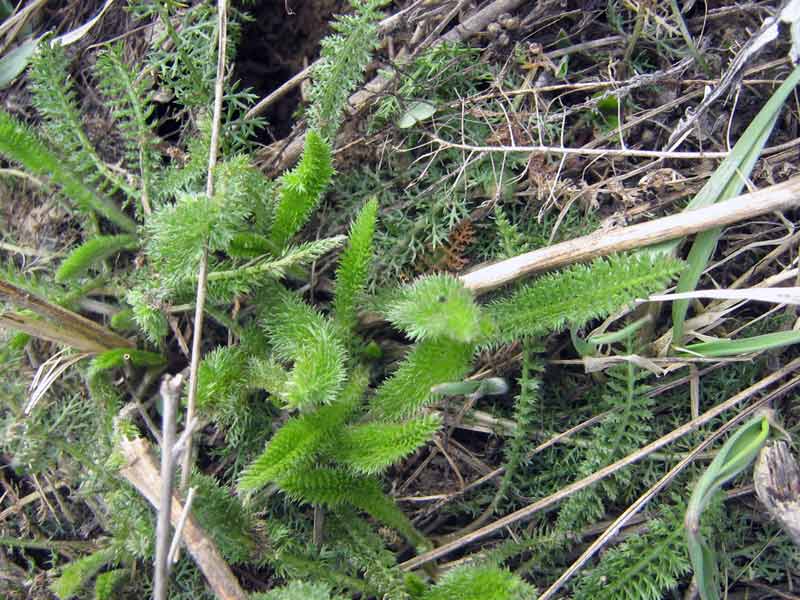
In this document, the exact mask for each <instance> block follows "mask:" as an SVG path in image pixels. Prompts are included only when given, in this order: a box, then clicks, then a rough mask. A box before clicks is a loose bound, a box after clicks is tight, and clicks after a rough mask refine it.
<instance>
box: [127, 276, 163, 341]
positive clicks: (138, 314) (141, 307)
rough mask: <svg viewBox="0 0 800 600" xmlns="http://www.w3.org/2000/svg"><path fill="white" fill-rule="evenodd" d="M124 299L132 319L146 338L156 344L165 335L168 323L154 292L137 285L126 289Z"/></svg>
mask: <svg viewBox="0 0 800 600" xmlns="http://www.w3.org/2000/svg"><path fill="white" fill-rule="evenodd" d="M125 300H126V302H127V303H128V304H130V305H131V311H132V313H133V320H134V321H135V322H136V325H138V327H139V328H140V329H141V330H142V332H143V333H144V334H145V336H146V337H147V339H148V340H150V341H151V342H153V343H154V344H157V343H158V342H159V341H161V339H162V338H163V337H164V336H165V335H167V332H168V331H169V323H168V322H167V317H166V316H164V313H163V312H162V311H161V309H160V299H159V298H158V297H157V294H156V293H154V292H153V291H152V290H150V289H149V288H147V287H145V286H137V287H134V288H132V289H131V290H129V291H128V293H127V294H126V295H125Z"/></svg>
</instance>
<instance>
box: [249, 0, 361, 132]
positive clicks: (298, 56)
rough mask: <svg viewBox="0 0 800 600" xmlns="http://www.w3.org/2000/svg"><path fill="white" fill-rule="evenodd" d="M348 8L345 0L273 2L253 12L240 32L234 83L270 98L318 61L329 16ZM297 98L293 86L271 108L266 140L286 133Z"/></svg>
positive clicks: (289, 129)
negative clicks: (320, 45)
mask: <svg viewBox="0 0 800 600" xmlns="http://www.w3.org/2000/svg"><path fill="white" fill-rule="evenodd" d="M346 9H347V2H345V1H343V0H313V1H310V2H308V1H300V0H273V1H272V2H263V3H261V4H260V5H259V6H257V7H256V8H255V9H251V10H250V11H249V12H250V14H251V15H252V17H253V19H252V21H251V22H249V23H246V24H245V25H244V27H243V28H242V40H241V43H240V44H239V49H238V55H237V57H236V72H235V74H234V79H239V80H241V82H242V84H243V85H244V86H245V87H250V88H252V89H253V91H254V92H255V93H256V94H257V95H258V96H259V97H264V96H266V95H268V94H269V93H270V92H272V91H274V90H275V89H277V88H278V87H280V86H281V85H282V84H283V83H285V82H286V81H287V80H288V79H290V78H291V77H292V76H293V75H295V74H296V73H298V72H299V71H301V70H302V69H303V68H304V67H305V66H306V65H307V64H308V63H311V62H313V61H314V59H315V58H317V56H318V55H319V42H320V40H321V39H322V38H323V37H324V36H325V34H327V33H328V22H329V21H330V18H331V16H332V15H334V14H337V13H341V12H343V11H345V10H346ZM300 100H301V92H300V88H297V89H295V90H293V91H292V92H291V93H289V94H287V95H286V96H284V97H283V98H281V99H280V100H279V101H277V102H276V103H275V104H274V105H273V106H271V107H270V109H269V110H268V111H267V112H266V113H265V115H264V116H265V117H266V119H267V121H268V127H267V131H266V136H272V137H274V138H282V137H285V136H286V135H288V134H289V132H290V131H291V129H292V123H293V122H294V119H293V114H294V113H295V111H296V110H297V107H298V105H299V104H300ZM261 141H264V142H268V141H273V140H272V139H269V138H267V139H264V140H261Z"/></svg>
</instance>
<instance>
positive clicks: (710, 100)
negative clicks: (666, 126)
mask: <svg viewBox="0 0 800 600" xmlns="http://www.w3.org/2000/svg"><path fill="white" fill-rule="evenodd" d="M782 19H783V14H778V15H777V16H775V17H768V18H767V19H765V20H764V22H763V24H762V26H761V29H760V30H759V31H758V32H757V33H755V34H754V35H753V36H752V37H751V38H750V39H749V40H747V42H746V43H745V44H744V45H743V46H742V49H741V50H740V51H739V52H738V53H737V55H736V56H735V57H734V58H733V60H732V61H731V62H730V65H729V66H728V69H727V70H726V71H725V73H724V74H723V76H722V77H721V78H720V81H719V83H718V84H717V85H716V86H715V87H714V88H713V89H712V90H711V91H710V92H709V93H708V94H707V95H706V97H705V98H704V99H703V101H702V102H701V103H700V105H699V106H698V107H697V108H695V109H694V110H693V111H692V112H691V113H690V114H688V115H687V116H686V117H685V118H683V119H681V120H680V122H679V123H678V125H677V127H675V130H674V131H673V132H672V135H670V138H669V142H668V143H667V147H668V149H669V150H674V149H675V148H677V147H678V146H679V145H680V144H681V142H682V141H683V139H684V137H685V136H686V135H687V134H688V133H689V132H690V131H691V130H692V128H694V125H695V123H696V122H697V120H698V119H699V118H700V117H702V116H703V115H704V114H705V112H706V111H707V110H708V109H709V108H710V107H711V106H715V105H716V104H717V101H718V100H719V99H720V97H721V96H722V94H723V93H724V92H725V91H726V90H727V89H728V88H729V87H731V86H732V85H733V84H734V83H735V82H736V80H737V78H738V77H739V73H740V71H742V70H743V68H744V66H745V64H746V63H747V61H749V60H750V59H751V58H753V57H754V56H755V55H757V54H758V53H759V52H761V50H762V49H763V48H764V47H765V46H766V45H767V44H769V43H770V42H771V41H773V40H775V38H777V37H778V22H779V21H780V20H782Z"/></svg>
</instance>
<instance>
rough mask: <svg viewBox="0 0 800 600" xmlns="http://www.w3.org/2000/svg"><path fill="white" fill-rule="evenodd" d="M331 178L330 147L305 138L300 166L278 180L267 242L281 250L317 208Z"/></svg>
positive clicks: (312, 137) (314, 137) (316, 137)
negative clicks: (278, 193)
mask: <svg viewBox="0 0 800 600" xmlns="http://www.w3.org/2000/svg"><path fill="white" fill-rule="evenodd" d="M332 176H333V164H332V162H331V147H330V145H329V144H328V143H327V142H326V141H325V140H323V139H322V138H321V137H320V136H319V134H318V133H316V132H315V131H313V130H311V131H309V132H308V134H306V141H305V146H304V147H303V156H302V158H301V159H300V163H299V164H298V165H297V166H296V167H295V168H294V169H292V170H291V171H289V172H288V173H286V174H285V175H283V176H282V177H281V179H280V199H279V200H278V206H277V207H276V209H275V222H274V223H273V225H272V231H271V232H270V239H271V240H272V243H273V244H274V245H275V247H277V248H280V249H283V248H285V247H286V245H287V244H288V243H289V240H291V239H292V237H293V236H294V234H296V233H297V232H298V231H300V229H301V228H302V227H303V225H305V223H306V221H307V220H308V218H309V217H310V216H311V213H313V212H314V209H315V208H317V206H318V205H319V202H320V200H321V199H322V194H323V193H324V192H325V190H326V189H327V187H328V184H329V183H330V181H331V177H332Z"/></svg>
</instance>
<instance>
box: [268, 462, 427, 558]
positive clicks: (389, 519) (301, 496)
mask: <svg viewBox="0 0 800 600" xmlns="http://www.w3.org/2000/svg"><path fill="white" fill-rule="evenodd" d="M278 486H279V487H280V488H281V490H283V492H285V493H286V494H287V495H288V496H289V497H290V498H293V499H294V500H298V501H301V502H308V503H311V504H318V505H321V506H327V507H330V508H337V507H339V506H342V505H350V506H354V507H356V508H358V509H361V510H363V511H364V512H366V513H368V514H370V515H371V516H373V517H375V518H376V519H378V520H379V521H381V522H383V523H385V524H386V525H389V526H390V527H392V528H394V529H396V530H397V531H399V532H400V533H401V534H403V535H404V536H405V537H406V538H407V539H408V540H409V541H411V542H413V543H414V544H415V545H418V546H419V545H424V544H425V543H426V542H425V539H424V537H423V536H422V535H421V534H420V533H419V532H418V531H416V529H414V527H413V526H412V525H411V523H410V522H409V520H408V519H407V518H406V516H405V515H404V514H403V512H402V511H401V510H400V509H399V508H398V507H397V505H396V504H395V503H394V501H392V500H391V499H390V498H388V497H387V496H386V495H385V494H384V493H383V492H382V491H381V488H380V485H379V484H378V482H377V480H375V479H373V478H371V477H363V476H359V475H355V474H353V473H351V472H349V471H345V470H343V469H335V468H312V467H309V468H306V469H297V470H294V471H292V472H291V473H290V474H289V475H287V476H286V477H283V478H281V479H280V480H279V481H278Z"/></svg>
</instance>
